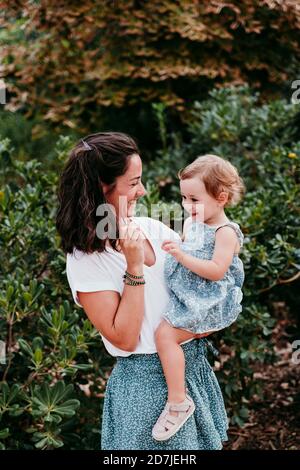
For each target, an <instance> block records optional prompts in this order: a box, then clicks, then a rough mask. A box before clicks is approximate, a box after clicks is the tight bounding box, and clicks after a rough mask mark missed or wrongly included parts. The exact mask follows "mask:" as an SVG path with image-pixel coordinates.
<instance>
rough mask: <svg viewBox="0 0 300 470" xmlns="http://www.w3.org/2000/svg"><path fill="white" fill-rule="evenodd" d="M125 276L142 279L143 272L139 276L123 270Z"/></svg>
mask: <svg viewBox="0 0 300 470" xmlns="http://www.w3.org/2000/svg"><path fill="white" fill-rule="evenodd" d="M125 276H126V277H131V278H132V279H143V277H144V274H142V275H141V276H135V275H134V274H130V273H129V272H128V271H125ZM125 276H124V277H125Z"/></svg>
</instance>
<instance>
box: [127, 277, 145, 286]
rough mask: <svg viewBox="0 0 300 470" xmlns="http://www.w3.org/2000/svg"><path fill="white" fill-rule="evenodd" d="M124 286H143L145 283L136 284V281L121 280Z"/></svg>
mask: <svg viewBox="0 0 300 470" xmlns="http://www.w3.org/2000/svg"><path fill="white" fill-rule="evenodd" d="M123 282H124V284H126V286H142V285H144V284H146V281H141V282H138V281H133V280H132V279H128V278H126V279H124V280H123Z"/></svg>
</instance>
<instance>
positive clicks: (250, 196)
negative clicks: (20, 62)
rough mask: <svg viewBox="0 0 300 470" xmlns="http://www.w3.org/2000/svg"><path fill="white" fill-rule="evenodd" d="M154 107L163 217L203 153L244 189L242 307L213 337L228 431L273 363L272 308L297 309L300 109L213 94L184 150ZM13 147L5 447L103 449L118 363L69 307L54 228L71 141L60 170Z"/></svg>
mask: <svg viewBox="0 0 300 470" xmlns="http://www.w3.org/2000/svg"><path fill="white" fill-rule="evenodd" d="M155 110H156V113H157V116H158V123H159V128H160V131H161V140H162V146H161V150H160V151H159V152H158V154H157V156H156V158H155V159H154V160H153V161H152V162H151V163H150V164H149V165H148V166H147V167H146V168H145V170H144V181H146V182H147V187H148V190H149V192H148V195H147V197H146V198H145V201H146V203H147V205H148V206H150V204H151V203H154V202H157V201H160V207H161V212H162V213H163V211H164V210H166V203H167V202H168V201H174V202H180V199H179V192H178V181H177V180H176V174H177V171H178V169H179V168H180V167H181V166H183V165H185V164H186V163H188V162H189V161H191V160H192V159H193V158H194V157H195V156H196V155H198V154H200V153H204V152H214V153H218V154H220V155H223V156H224V157H227V158H229V159H230V160H231V161H233V162H234V163H235V164H236V165H237V166H238V167H239V169H240V171H241V174H242V176H243V177H244V178H245V181H246V185H247V189H248V192H247V194H246V196H245V199H244V201H243V203H241V204H240V205H239V206H237V207H235V208H232V209H231V211H230V214H229V215H230V217H232V218H233V219H234V220H236V221H237V222H239V223H240V225H241V227H242V229H243V231H244V234H245V247H244V250H243V253H242V257H243V261H244V264H245V271H246V282H245V286H244V310H243V313H242V314H241V316H240V318H239V319H238V321H237V322H236V323H235V324H234V325H233V326H232V327H231V328H229V329H227V330H225V331H223V332H221V333H219V334H218V335H214V341H216V343H217V344H218V346H219V347H220V350H221V353H222V354H221V360H220V361H219V362H218V363H216V364H215V365H216V369H217V374H218V377H219V380H220V382H221V386H222V389H223V391H224V393H225V399H226V404H227V409H228V411H229V414H230V417H231V422H232V423H237V424H239V425H242V424H243V423H244V422H245V420H247V416H248V411H249V401H250V399H251V397H252V396H253V394H257V393H260V384H259V382H258V381H254V380H253V368H254V366H255V364H256V363H257V362H260V363H263V362H268V361H272V360H273V359H274V354H273V353H272V351H273V345H272V342H271V340H270V337H271V333H272V328H273V326H274V323H275V321H276V316H275V314H274V308H273V302H274V301H275V300H277V301H278V300H280V301H282V302H285V303H288V302H289V299H290V298H291V292H292V291H295V289H296V287H294V286H295V283H294V282H293V281H294V280H295V279H296V278H297V275H298V272H299V264H300V263H299V250H297V248H296V247H297V239H299V238H298V237H299V225H300V224H299V208H298V204H297V202H298V200H299V184H298V183H299V182H298V181H297V178H298V173H297V171H298V169H299V167H298V161H299V156H300V144H299V142H297V141H296V137H295V135H296V134H295V122H296V121H295V119H296V110H295V108H294V107H293V106H292V105H289V104H287V103H285V102H284V101H277V102H272V103H270V104H265V105H259V104H258V97H257V96H252V95H251V93H250V90H248V89H247V88H243V89H233V88H231V89H227V90H219V91H217V92H215V91H214V92H213V93H212V94H211V96H210V98H209V99H208V100H207V101H206V102H203V103H201V104H199V103H197V104H195V106H194V110H193V118H192V120H191V123H190V124H189V126H188V129H187V131H188V132H189V135H190V141H189V142H186V143H185V144H183V143H182V142H183V139H182V136H181V135H169V134H168V131H167V123H166V122H165V121H164V110H163V108H162V107H160V106H155ZM216 136H217V137H216ZM12 145H13V143H12V142H10V141H9V140H8V139H3V140H0V164H1V186H2V189H1V191H0V206H1V212H0V249H1V251H2V252H3V253H4V256H2V263H1V266H0V280H1V284H0V340H2V341H5V342H6V345H7V348H6V350H7V360H6V364H1V363H0V371H1V382H0V384H1V385H0V446H1V448H7V449H31V448H41V449H52V448H56V447H62V446H64V447H65V448H70V449H78V448H84V449H92V448H94V449H96V448H99V425H100V423H99V417H100V416H101V409H102V398H103V392H104V388H105V383H106V380H107V378H108V376H109V373H110V370H111V367H112V364H113V362H114V360H113V359H112V358H111V357H109V356H108V354H107V353H106V352H105V350H104V348H103V345H102V342H101V340H100V337H99V335H98V333H97V332H96V331H95V329H94V328H93V327H92V326H91V324H90V322H89V321H88V320H87V318H86V316H85V314H84V313H83V311H82V310H81V309H79V308H77V307H76V306H74V304H73V302H72V299H71V293H70V290H69V287H68V285H67V280H66V274H65V256H64V254H63V253H62V251H61V249H60V247H59V238H58V236H57V234H56V231H55V226H54V217H55V211H56V203H57V202H56V187H57V181H58V174H59V171H60V168H61V164H62V162H63V161H64V160H65V158H66V155H67V153H68V150H69V148H70V145H71V140H70V138H66V137H61V138H60V139H59V140H58V142H57V144H56V147H55V154H56V168H55V170H54V169H53V167H52V168H50V169H49V168H46V167H43V166H42V164H41V163H39V162H37V161H35V160H32V161H22V160H18V159H16V158H15V151H14V149H13V147H12ZM295 298H296V295H295ZM291 307H292V308H293V309H294V311H295V312H296V311H299V310H296V309H297V306H296V305H295V304H293V305H291Z"/></svg>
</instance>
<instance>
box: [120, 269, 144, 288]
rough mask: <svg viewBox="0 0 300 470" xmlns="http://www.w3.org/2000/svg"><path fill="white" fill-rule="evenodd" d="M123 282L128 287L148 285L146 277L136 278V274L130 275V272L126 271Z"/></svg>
mask: <svg viewBox="0 0 300 470" xmlns="http://www.w3.org/2000/svg"><path fill="white" fill-rule="evenodd" d="M123 282H124V283H125V284H126V285H128V286H141V285H143V284H146V281H145V279H144V275H142V276H135V275H134V274H130V273H129V272H128V271H125V274H124V276H123Z"/></svg>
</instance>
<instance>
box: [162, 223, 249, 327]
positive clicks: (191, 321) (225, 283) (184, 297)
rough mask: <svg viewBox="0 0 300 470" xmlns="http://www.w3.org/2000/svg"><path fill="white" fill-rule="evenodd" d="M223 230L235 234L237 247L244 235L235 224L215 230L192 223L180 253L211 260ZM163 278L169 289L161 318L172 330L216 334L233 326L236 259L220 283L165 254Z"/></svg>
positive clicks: (239, 266) (239, 281)
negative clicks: (233, 231)
mask: <svg viewBox="0 0 300 470" xmlns="http://www.w3.org/2000/svg"><path fill="white" fill-rule="evenodd" d="M224 226H229V227H232V228H233V230H235V232H236V234H237V237H238V240H239V243H240V247H242V245H243V239H244V237H243V234H242V232H241V229H240V227H239V225H238V224H237V223H235V222H232V221H230V222H227V223H225V224H222V225H218V226H211V225H207V224H204V223H201V222H198V221H193V222H192V223H191V224H190V226H189V229H188V231H187V233H186V235H185V240H184V242H182V244H181V249H182V250H184V251H186V252H187V253H189V254H190V255H192V256H195V257H196V258H199V259H203V260H210V259H212V256H213V252H214V247H215V234H216V231H217V230H218V229H219V228H221V227H224ZM165 277H166V282H167V285H168V287H169V289H170V301H169V304H168V306H167V309H166V312H165V315H164V318H165V320H167V321H168V322H169V323H170V324H171V325H172V326H174V327H175V328H180V329H183V330H188V331H191V332H193V333H195V334H198V333H206V332H208V331H217V330H221V329H223V328H226V327H227V326H229V325H231V323H233V322H234V321H235V320H236V319H237V317H238V315H239V313H240V312H241V311H242V306H241V301H242V297H243V294H242V285H243V282H244V277H245V276H244V269H243V263H242V261H241V259H240V258H239V256H238V255H236V254H235V255H234V256H233V260H232V263H231V265H230V266H229V269H228V270H227V272H226V273H225V276H224V278H223V279H221V280H220V281H210V280H208V279H204V278H203V277H200V276H198V275H197V274H195V273H193V272H192V271H190V270H189V269H187V268H186V267H185V266H183V265H182V264H180V263H179V262H178V261H177V260H176V259H175V258H174V257H173V256H172V255H170V254H168V255H167V256H166V261H165Z"/></svg>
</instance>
